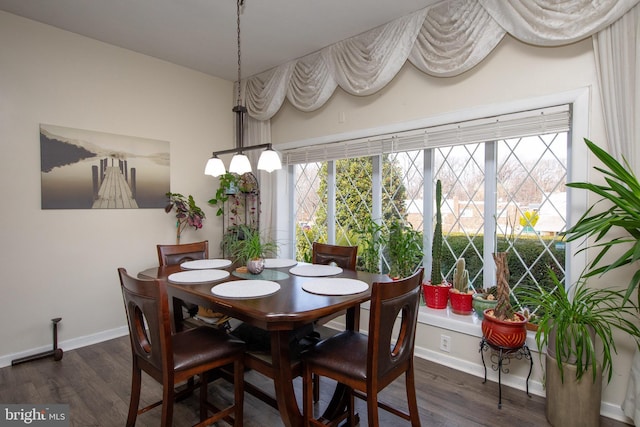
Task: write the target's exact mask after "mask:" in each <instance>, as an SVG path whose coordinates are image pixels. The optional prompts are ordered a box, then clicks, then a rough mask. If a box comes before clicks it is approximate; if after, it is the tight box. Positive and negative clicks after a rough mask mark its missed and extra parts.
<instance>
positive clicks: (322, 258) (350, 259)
mask: <svg viewBox="0 0 640 427" xmlns="http://www.w3.org/2000/svg"><path fill="white" fill-rule="evenodd" d="M357 256H358V247H357V246H338V245H328V244H326V243H319V242H313V246H312V262H313V263H314V264H331V263H335V264H336V265H337V266H338V267H342V268H344V269H345V270H355V269H356V261H357Z"/></svg>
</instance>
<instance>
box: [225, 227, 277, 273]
mask: <svg viewBox="0 0 640 427" xmlns="http://www.w3.org/2000/svg"><path fill="white" fill-rule="evenodd" d="M238 229H239V230H240V231H241V232H242V238H238V239H236V240H235V241H233V242H231V244H230V248H229V249H230V251H231V255H232V256H233V257H234V258H235V260H236V262H237V263H238V264H240V265H241V266H246V268H247V271H248V272H249V273H251V274H260V273H262V270H264V258H265V256H267V255H270V254H273V255H275V254H276V253H277V251H278V245H277V244H276V243H275V242H273V241H270V240H266V239H264V238H263V237H262V236H261V234H260V230H257V229H254V228H251V227H248V226H246V225H241V226H238Z"/></svg>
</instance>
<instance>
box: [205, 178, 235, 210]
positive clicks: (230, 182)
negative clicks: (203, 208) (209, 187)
mask: <svg viewBox="0 0 640 427" xmlns="http://www.w3.org/2000/svg"><path fill="white" fill-rule="evenodd" d="M219 180H220V184H219V186H218V189H217V190H216V196H215V197H214V198H213V199H211V200H209V202H208V203H209V204H210V205H212V206H217V205H220V207H219V208H218V210H217V211H216V216H220V215H222V214H224V203H225V202H226V201H227V200H229V195H230V194H235V192H236V191H237V190H238V185H239V183H240V177H239V176H238V175H237V174H235V173H231V172H227V173H225V174H223V175H220V177H219Z"/></svg>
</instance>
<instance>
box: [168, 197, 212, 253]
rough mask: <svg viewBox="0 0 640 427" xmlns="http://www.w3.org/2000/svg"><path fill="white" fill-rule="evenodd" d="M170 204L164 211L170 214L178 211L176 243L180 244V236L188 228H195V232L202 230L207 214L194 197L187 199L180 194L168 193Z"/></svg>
mask: <svg viewBox="0 0 640 427" xmlns="http://www.w3.org/2000/svg"><path fill="white" fill-rule="evenodd" d="M166 196H167V197H168V198H169V203H168V204H167V206H165V208H164V211H165V212H166V213H169V212H171V211H172V210H173V208H175V210H176V218H177V221H176V243H177V244H179V243H180V236H181V235H182V232H183V231H184V229H185V228H186V227H187V226H191V227H193V228H194V229H195V230H199V229H201V228H202V220H203V219H205V214H204V212H203V211H202V209H200V208H199V207H198V206H197V205H196V202H195V200H193V196H192V195H189V197H188V198H185V197H184V196H183V195H182V194H180V193H171V192H169V193H166Z"/></svg>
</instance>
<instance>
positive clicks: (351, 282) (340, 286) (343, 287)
mask: <svg viewBox="0 0 640 427" xmlns="http://www.w3.org/2000/svg"><path fill="white" fill-rule="evenodd" d="M302 289H304V290H305V291H307V292H311V293H312V294H320V295H351V294H358V293H360V292H364V291H366V290H367V289H369V285H368V284H367V283H366V282H363V281H362V280H356V279H347V278H344V277H334V278H326V279H312V280H308V281H306V282H304V283H303V284H302Z"/></svg>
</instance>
